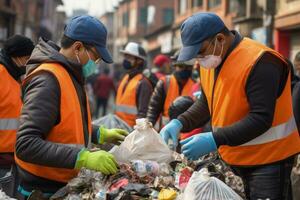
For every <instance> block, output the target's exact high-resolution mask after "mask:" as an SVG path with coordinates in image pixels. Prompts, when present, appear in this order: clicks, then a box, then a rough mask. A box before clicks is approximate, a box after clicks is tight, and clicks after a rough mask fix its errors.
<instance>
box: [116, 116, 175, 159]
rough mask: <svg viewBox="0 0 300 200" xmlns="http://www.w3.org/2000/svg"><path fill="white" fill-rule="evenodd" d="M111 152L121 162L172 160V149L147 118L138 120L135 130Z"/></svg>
mask: <svg viewBox="0 0 300 200" xmlns="http://www.w3.org/2000/svg"><path fill="white" fill-rule="evenodd" d="M111 153H112V154H113V155H114V156H115V158H116V160H117V161H118V162H120V163H130V162H131V161H133V160H150V161H156V162H158V163H169V162H171V161H172V151H171V150H170V149H169V148H168V146H167V145H166V144H165V142H164V141H163V140H162V139H161V137H160V136H159V134H158V133H157V132H156V131H155V130H154V129H153V128H152V125H151V123H150V122H149V121H148V120H147V119H145V118H142V119H137V120H136V126H134V131H133V132H132V133H130V134H129V135H128V136H127V137H126V138H125V140H124V142H123V143H122V144H121V145H120V146H119V147H118V146H116V147H115V148H113V149H112V150H111Z"/></svg>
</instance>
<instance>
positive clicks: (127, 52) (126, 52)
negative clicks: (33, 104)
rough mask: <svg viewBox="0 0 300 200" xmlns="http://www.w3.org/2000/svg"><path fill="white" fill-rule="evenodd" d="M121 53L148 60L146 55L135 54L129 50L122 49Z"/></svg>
mask: <svg viewBox="0 0 300 200" xmlns="http://www.w3.org/2000/svg"><path fill="white" fill-rule="evenodd" d="M120 53H123V54H128V55H132V56H135V57H138V58H140V59H143V60H146V58H145V57H143V56H139V55H136V54H133V53H132V52H129V51H125V50H120Z"/></svg>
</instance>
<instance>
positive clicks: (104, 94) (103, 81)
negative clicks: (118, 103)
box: [94, 68, 116, 118]
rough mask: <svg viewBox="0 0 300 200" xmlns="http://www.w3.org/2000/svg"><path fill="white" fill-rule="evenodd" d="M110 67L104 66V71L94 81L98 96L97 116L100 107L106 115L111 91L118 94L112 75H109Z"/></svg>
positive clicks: (95, 91)
mask: <svg viewBox="0 0 300 200" xmlns="http://www.w3.org/2000/svg"><path fill="white" fill-rule="evenodd" d="M109 73H110V71H109V69H108V68H104V70H103V73H101V74H100V75H99V76H98V77H97V79H96V81H95V83H94V94H95V96H96V103H97V105H96V112H95V117H96V118H97V117H98V116H99V109H100V108H101V109H102V116H104V115H106V109H107V103H108V100H109V97H110V94H111V92H113V94H114V95H115V94H116V88H115V85H114V81H113V79H112V77H110V76H109Z"/></svg>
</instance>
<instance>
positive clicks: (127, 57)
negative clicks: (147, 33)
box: [116, 42, 153, 127]
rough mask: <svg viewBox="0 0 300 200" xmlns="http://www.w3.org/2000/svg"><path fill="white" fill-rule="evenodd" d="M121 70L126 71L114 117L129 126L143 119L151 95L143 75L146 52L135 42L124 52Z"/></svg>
mask: <svg viewBox="0 0 300 200" xmlns="http://www.w3.org/2000/svg"><path fill="white" fill-rule="evenodd" d="M121 53H122V54H123V55H124V60H123V68H124V69H125V70H126V74H125V76H124V77H123V78H122V80H121V82H120V85H119V87H118V90H117V96H116V115H117V116H118V117H120V118H121V119H122V120H124V121H125V122H126V123H127V124H128V125H129V126H131V127H133V126H134V125H135V120H136V119H137V118H145V117H146V115H147V110H148V104H149V101H150V97H151V95H152V91H153V88H152V84H151V83H150V81H149V80H148V79H147V78H146V77H145V76H144V75H143V70H144V69H145V67H146V64H147V63H146V56H147V55H146V51H145V50H144V48H143V47H142V46H141V45H139V44H138V43H135V42H129V43H128V44H127V45H126V47H125V49H124V50H121Z"/></svg>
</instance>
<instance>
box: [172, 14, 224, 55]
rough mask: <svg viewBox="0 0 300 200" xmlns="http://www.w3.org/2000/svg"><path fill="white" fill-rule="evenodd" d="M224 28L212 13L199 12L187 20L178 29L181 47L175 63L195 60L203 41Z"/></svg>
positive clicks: (218, 18)
mask: <svg viewBox="0 0 300 200" xmlns="http://www.w3.org/2000/svg"><path fill="white" fill-rule="evenodd" d="M225 27H226V26H225V24H224V22H223V21H222V20H221V18H220V17H219V16H218V15H216V14H214V13H209V12H201V13H197V14H194V15H192V16H191V17H189V18H187V19H186V20H185V21H184V22H183V24H182V25H181V28H180V30H181V41H182V44H183V47H182V48H181V49H180V53H179V56H178V58H177V61H188V60H191V59H193V58H195V57H196V56H197V53H198V52H199V50H200V49H201V47H202V43H203V41H204V40H206V39H207V38H209V37H212V36H214V35H216V34H217V33H219V32H221V31H222V30H223V29H224V28H225Z"/></svg>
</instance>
